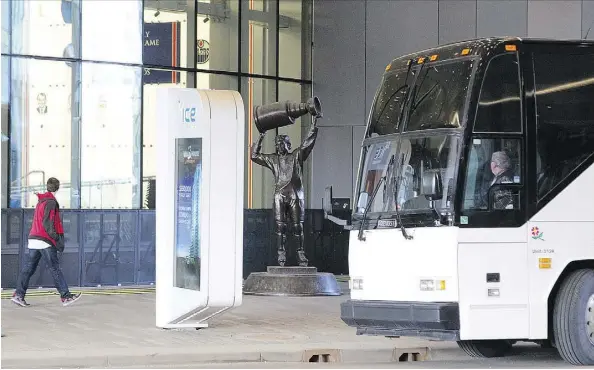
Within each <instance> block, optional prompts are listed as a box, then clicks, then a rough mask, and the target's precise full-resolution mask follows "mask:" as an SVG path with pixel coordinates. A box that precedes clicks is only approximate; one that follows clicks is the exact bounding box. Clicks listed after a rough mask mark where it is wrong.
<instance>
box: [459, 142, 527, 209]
mask: <svg viewBox="0 0 594 370" xmlns="http://www.w3.org/2000/svg"><path fill="white" fill-rule="evenodd" d="M520 153H521V145H520V140H518V139H480V138H474V139H473V140H472V146H471V149H470V155H469V158H468V168H467V171H466V182H465V189H464V204H463V209H465V210H487V209H489V208H490V209H495V210H505V209H518V208H519V207H520V202H519V193H518V192H517V191H512V190H511V189H506V188H505V186H504V187H503V188H500V187H498V186H496V185H505V184H521V173H522V171H521V169H522V168H521V166H522V161H521V156H520ZM489 201H491V207H489Z"/></svg>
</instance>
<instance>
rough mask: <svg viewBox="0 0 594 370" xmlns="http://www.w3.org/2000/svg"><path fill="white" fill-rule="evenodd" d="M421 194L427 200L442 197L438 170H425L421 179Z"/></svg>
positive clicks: (441, 185)
mask: <svg viewBox="0 0 594 370" xmlns="http://www.w3.org/2000/svg"><path fill="white" fill-rule="evenodd" d="M421 194H423V195H424V196H425V198H427V200H440V199H441V198H442V197H443V184H442V183H441V173H440V172H438V171H425V172H423V177H422V179H421Z"/></svg>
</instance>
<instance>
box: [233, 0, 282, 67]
mask: <svg viewBox="0 0 594 370" xmlns="http://www.w3.org/2000/svg"><path fill="white" fill-rule="evenodd" d="M247 3H248V4H249V7H248V9H246V8H245V7H243V8H242V11H243V14H242V24H241V27H242V30H241V32H242V37H241V42H242V45H241V53H242V58H241V61H242V65H241V70H242V71H243V72H247V73H250V74H258V75H267V76H276V73H277V69H276V62H277V53H276V50H277V32H276V29H277V23H276V21H277V10H278V8H277V5H278V2H276V1H272V0H259V1H249V2H247Z"/></svg>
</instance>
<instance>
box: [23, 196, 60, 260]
mask: <svg viewBox="0 0 594 370" xmlns="http://www.w3.org/2000/svg"><path fill="white" fill-rule="evenodd" d="M37 198H39V202H37V206H35V213H34V214H33V224H32V225H31V232H30V233H29V239H37V240H43V241H44V242H46V243H49V244H51V245H53V246H54V247H58V249H63V248H64V244H63V236H64V228H63V227H62V220H60V205H59V204H58V201H57V200H56V198H55V197H54V195H53V194H52V193H50V192H47V193H43V194H37Z"/></svg>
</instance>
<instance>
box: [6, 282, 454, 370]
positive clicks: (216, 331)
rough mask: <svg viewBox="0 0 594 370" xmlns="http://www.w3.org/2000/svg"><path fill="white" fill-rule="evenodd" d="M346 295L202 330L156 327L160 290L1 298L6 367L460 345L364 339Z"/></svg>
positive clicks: (285, 305)
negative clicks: (69, 299)
mask: <svg viewBox="0 0 594 370" xmlns="http://www.w3.org/2000/svg"><path fill="white" fill-rule="evenodd" d="M347 298H348V296H342V297H316V298H288V297H254V296H245V297H244V301H243V305H242V306H241V307H239V308H236V309H235V310H233V311H231V312H228V313H227V314H224V315H223V316H221V317H219V318H217V319H215V320H213V321H211V322H210V325H211V327H210V328H207V329H203V330H163V329H158V328H156V327H155V303H154V300H155V295H154V294H153V293H146V294H137V295H107V296H105V295H103V296H101V295H86V296H85V295H83V297H82V298H81V300H80V301H78V302H76V303H75V304H73V305H72V306H69V307H62V306H61V304H60V302H59V298H58V297H57V296H46V297H31V298H30V299H29V303H31V306H30V307H27V308H21V307H17V306H15V305H14V304H13V303H12V302H10V301H9V300H2V333H3V334H5V335H6V336H5V337H4V338H2V343H1V344H2V367H3V368H8V367H12V368H15V367H19V368H32V367H37V368H39V367H44V368H47V367H118V366H123V367H124V366H130V365H135V366H137V367H143V366H148V365H152V366H155V365H158V364H163V365H169V366H171V365H174V364H176V363H179V364H189V363H212V362H231V361H235V362H251V361H278V362H285V361H294V362H297V361H301V360H302V357H303V353H304V351H306V350H340V353H341V359H342V361H343V362H354V361H355V360H358V361H360V360H361V359H363V358H366V359H367V360H368V361H384V362H385V361H389V360H391V357H392V351H393V349H394V347H399V348H401V347H419V346H421V347H425V346H431V347H433V348H443V349H451V348H455V347H456V345H455V344H451V343H437V342H423V341H419V340H409V339H407V340H404V339H393V340H390V339H386V338H380V337H364V336H357V335H355V330H354V329H353V328H349V327H347V326H346V325H345V324H344V323H343V322H342V321H341V320H340V317H339V315H340V309H339V306H340V303H341V302H342V301H344V300H346V299H347ZM322 352H323V351H322Z"/></svg>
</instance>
